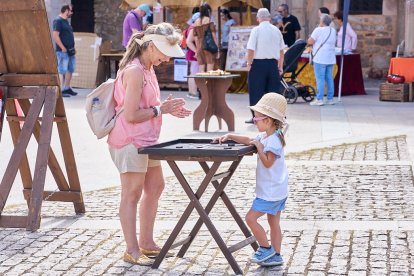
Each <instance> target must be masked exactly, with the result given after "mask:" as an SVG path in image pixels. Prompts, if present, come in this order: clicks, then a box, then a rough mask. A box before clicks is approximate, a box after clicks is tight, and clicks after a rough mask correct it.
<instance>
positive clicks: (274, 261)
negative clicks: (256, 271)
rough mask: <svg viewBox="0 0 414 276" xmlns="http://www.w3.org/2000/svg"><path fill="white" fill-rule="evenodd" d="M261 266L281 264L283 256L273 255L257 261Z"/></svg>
mask: <svg viewBox="0 0 414 276" xmlns="http://www.w3.org/2000/svg"><path fill="white" fill-rule="evenodd" d="M259 265H261V266H276V265H283V258H282V255H280V254H278V255H273V256H272V257H270V258H269V259H267V260H266V261H264V262H261V263H259Z"/></svg>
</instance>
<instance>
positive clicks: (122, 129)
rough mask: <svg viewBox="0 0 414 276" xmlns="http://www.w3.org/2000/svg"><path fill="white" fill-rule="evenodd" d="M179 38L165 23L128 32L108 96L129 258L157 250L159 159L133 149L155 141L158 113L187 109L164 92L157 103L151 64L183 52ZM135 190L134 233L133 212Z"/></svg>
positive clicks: (144, 257)
mask: <svg viewBox="0 0 414 276" xmlns="http://www.w3.org/2000/svg"><path fill="white" fill-rule="evenodd" d="M179 41H180V34H179V33H178V32H177V31H176V30H175V29H174V27H173V26H172V25H171V24H169V23H161V24H158V25H152V26H150V27H148V28H147V29H146V30H145V32H140V33H134V34H133V35H132V36H131V38H130V40H129V42H128V45H127V49H126V52H125V55H124V57H123V59H122V60H121V62H120V64H119V68H120V69H119V71H118V73H117V77H118V79H117V81H116V84H115V92H114V98H115V101H116V102H117V107H116V110H117V112H119V113H120V115H119V117H118V118H117V120H116V123H115V126H114V128H113V129H112V131H111V133H110V134H109V136H108V144H109V151H110V153H111V157H112V160H113V161H114V163H115V165H116V167H117V169H118V171H119V173H120V178H121V185H122V191H121V203H120V207H119V217H120V220H121V226H122V231H123V234H124V238H125V242H126V251H125V253H124V258H123V259H124V261H126V262H129V263H132V264H138V265H151V264H152V263H153V260H152V259H150V258H148V257H154V256H157V255H158V254H159V252H160V247H158V246H157V244H156V243H155V241H154V237H153V229H154V221H155V216H156V213H157V207H158V200H159V198H160V196H161V193H162V191H163V189H164V179H163V174H162V169H161V164H160V161H159V160H151V159H149V158H148V155H143V154H138V150H137V149H138V148H141V147H145V146H150V145H153V144H156V143H157V142H158V138H159V134H160V130H161V124H162V116H163V114H171V115H173V116H175V117H178V118H184V117H187V116H189V115H190V114H191V111H190V110H188V109H186V108H185V107H184V105H185V101H184V99H182V98H176V99H174V98H172V96H171V95H170V96H169V97H168V98H167V99H166V100H165V101H164V102H162V103H161V101H160V89H159V86H158V81H157V77H156V75H155V72H154V69H153V66H157V65H159V64H161V63H162V62H167V61H169V59H170V57H182V56H184V53H183V51H182V50H181V48H180V46H179V44H178V43H179ZM141 195H142V200H141V204H140V209H139V220H140V233H139V239H137V236H136V215H137V205H138V202H139V200H140V199H141Z"/></svg>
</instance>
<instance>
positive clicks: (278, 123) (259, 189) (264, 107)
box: [213, 92, 288, 266]
mask: <svg viewBox="0 0 414 276" xmlns="http://www.w3.org/2000/svg"><path fill="white" fill-rule="evenodd" d="M250 109H251V110H252V111H253V112H254V117H253V121H254V123H255V124H256V126H257V129H258V130H259V132H260V133H259V134H258V135H257V136H256V137H255V138H253V139H252V138H249V137H246V136H241V135H236V134H231V133H229V134H226V135H224V136H221V137H216V138H213V141H216V142H219V143H222V142H225V141H227V140H233V141H235V142H237V143H241V144H246V145H248V144H251V145H255V146H256V149H257V168H256V198H255V199H254V201H253V205H252V207H251V209H250V210H249V212H248V213H247V215H246V222H247V225H248V226H249V227H250V229H251V230H252V232H253V235H254V236H255V238H256V240H257V242H258V243H259V245H260V247H259V249H258V250H257V251H256V252H255V253H254V254H253V256H252V258H251V262H252V263H257V264H259V265H261V266H276V265H283V258H282V255H281V254H280V250H281V244H282V230H281V228H280V215H281V212H282V211H283V210H284V209H285V203H286V200H287V197H288V170H287V166H286V162H285V156H284V152H283V147H284V146H285V138H284V132H285V131H286V129H287V122H286V109H287V103H286V99H285V98H284V97H283V96H282V95H280V94H278V93H274V92H269V93H267V94H265V95H264V96H263V97H262V98H261V99H260V100H259V102H258V103H257V104H256V105H254V106H250ZM264 215H266V216H267V221H268V223H269V227H270V242H269V240H268V239H267V236H266V232H265V230H264V228H263V227H262V226H261V225H260V224H259V223H258V219H259V218H260V217H262V216H264Z"/></svg>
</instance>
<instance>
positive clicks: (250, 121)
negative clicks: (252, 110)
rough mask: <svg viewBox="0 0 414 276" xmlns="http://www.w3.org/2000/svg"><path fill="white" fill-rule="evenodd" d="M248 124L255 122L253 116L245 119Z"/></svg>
mask: <svg viewBox="0 0 414 276" xmlns="http://www.w3.org/2000/svg"><path fill="white" fill-rule="evenodd" d="M244 122H245V123H246V124H254V122H253V118H251V119H248V120H246V121H244Z"/></svg>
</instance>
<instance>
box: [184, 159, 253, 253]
mask: <svg viewBox="0 0 414 276" xmlns="http://www.w3.org/2000/svg"><path fill="white" fill-rule="evenodd" d="M240 161H241V160H239V161H234V162H233V163H232V164H231V166H230V168H229V171H230V174H229V175H228V176H227V177H225V178H223V180H222V181H221V183H219V182H218V181H217V180H215V181H212V183H213V185H214V188H215V189H216V191H215V193H214V194H213V196H212V197H211V199H210V201H209V202H208V203H207V205H206V208H205V211H206V213H207V215H208V214H209V213H210V211H211V210H212V209H213V206H214V204H215V203H216V201H217V200H218V198H219V197H221V198H222V200H223V202H224V204H225V205H226V207H227V209H228V210H229V212H230V213H231V215H232V216H233V218H234V220H235V221H236V223H237V225H238V226H239V228H240V230H241V231H242V232H243V234H244V236H245V237H246V238H249V237H251V236H252V234H251V233H250V231H249V229H248V228H247V226H246V224H245V223H244V221H243V219H242V218H241V217H240V215H239V214H238V213H237V211H236V209H235V207H234V205H233V204H232V203H231V201H230V199H229V198H228V196H227V194H226V193H225V192H224V189H225V187H226V185H227V183H228V182H229V180H230V179H231V177H232V175H233V173H234V171H235V170H236V168H237V167H238V165H239V164H240ZM200 165H201V167H202V168H203V170H204V171H205V172H208V171H209V170H210V168H209V166H208V165H207V163H206V162H200ZM202 225H203V221H202V220H201V219H198V220H197V223H196V224H195V226H194V228H193V229H192V230H191V232H190V235H189V236H191V237H195V236H196V235H197V233H198V231H199V230H200V228H201V226H202ZM191 242H192V240H191V241H190V242H188V243H186V244H184V245H183V246H182V248H181V249H180V251H179V252H178V257H184V254H185V253H186V252H187V250H188V248H189V247H190V245H191ZM251 246H252V248H253V250H254V251H256V250H257V249H258V248H259V246H258V245H257V243H256V242H254V243H252V244H251Z"/></svg>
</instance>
